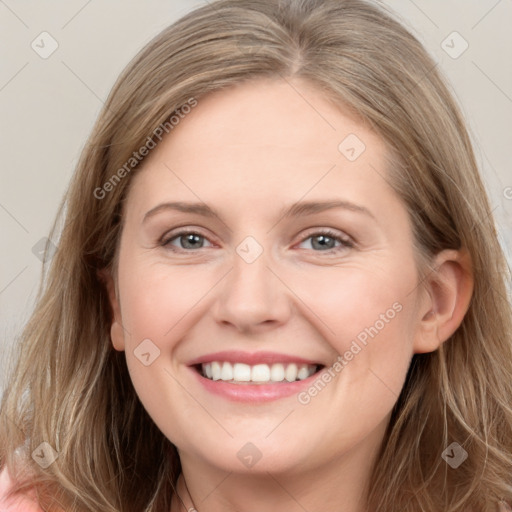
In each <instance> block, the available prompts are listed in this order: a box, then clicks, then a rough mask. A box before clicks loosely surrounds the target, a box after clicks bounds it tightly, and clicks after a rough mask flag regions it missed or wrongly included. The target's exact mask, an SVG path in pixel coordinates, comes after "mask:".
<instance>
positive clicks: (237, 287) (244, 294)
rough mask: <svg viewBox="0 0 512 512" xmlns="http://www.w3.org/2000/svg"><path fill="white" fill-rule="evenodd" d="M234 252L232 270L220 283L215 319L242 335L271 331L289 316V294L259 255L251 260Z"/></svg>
mask: <svg viewBox="0 0 512 512" xmlns="http://www.w3.org/2000/svg"><path fill="white" fill-rule="evenodd" d="M249 261H250V260H245V259H244V258H243V257H242V256H240V255H239V254H238V253H237V252H236V251H235V252H234V256H233V268H232V270H231V271H230V272H229V273H228V275H227V276H226V277H225V279H223V280H222V282H221V283H220V288H219V292H218V296H217V300H216V302H215V304H214V305H213V314H214V317H215V320H216V321H217V322H218V323H220V324H225V325H230V326H232V327H233V328H235V329H237V330H239V331H240V332H243V333H246V334H247V333H257V332H264V331H265V330H269V329H275V328H276V327H279V326H281V325H283V324H285V323H286V322H287V320H288V319H289V317H290V314H291V296H290V295H291V294H290V291H289V289H288V288H287V286H286V285H285V284H284V283H283V281H282V280H281V279H280V278H279V276H278V274H277V272H276V271H275V270H273V269H272V268H271V262H269V261H268V259H267V257H266V252H265V251H263V253H262V254H261V255H260V256H259V257H258V258H257V259H256V260H254V261H252V262H249Z"/></svg>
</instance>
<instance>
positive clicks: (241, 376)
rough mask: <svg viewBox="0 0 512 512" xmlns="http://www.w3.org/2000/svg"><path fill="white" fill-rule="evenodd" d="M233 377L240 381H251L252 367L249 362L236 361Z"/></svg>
mask: <svg viewBox="0 0 512 512" xmlns="http://www.w3.org/2000/svg"><path fill="white" fill-rule="evenodd" d="M224 364H229V363H224ZM233 379H235V380H237V381H239V382H249V381H250V380H251V367H250V366H249V365H248V364H243V363H235V365H234V366H233Z"/></svg>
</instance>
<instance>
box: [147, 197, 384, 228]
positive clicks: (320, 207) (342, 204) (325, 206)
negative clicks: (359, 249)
mask: <svg viewBox="0 0 512 512" xmlns="http://www.w3.org/2000/svg"><path fill="white" fill-rule="evenodd" d="M333 208H342V209H344V210H350V211H353V212H359V213H363V214H365V215H367V216H368V217H371V218H372V219H374V220H376V218H375V216H374V215H373V214H372V212H370V210H368V208H366V207H364V206H361V205H358V204H355V203H352V202H350V201H340V200H339V199H336V200H330V201H302V202H297V203H293V204H292V205H290V206H286V207H285V208H283V210H281V212H280V216H279V218H281V219H282V218H289V217H300V216H305V215H312V214H315V213H320V212H323V211H326V210H331V209H333ZM167 210H175V211H179V212H183V213H195V214H197V215H202V216H203V217H217V218H219V219H222V217H221V216H220V214H219V212H218V211H217V210H215V209H214V208H210V207H209V206H208V205H207V204H205V203H189V202H184V201H174V202H167V203H162V204H159V205H158V206H155V207H154V208H152V209H151V210H149V211H148V212H147V213H146V214H145V215H144V219H143V220H142V222H143V223H144V222H146V221H147V220H148V219H149V218H151V217H153V216H155V215H157V214H158V213H160V212H162V211H167Z"/></svg>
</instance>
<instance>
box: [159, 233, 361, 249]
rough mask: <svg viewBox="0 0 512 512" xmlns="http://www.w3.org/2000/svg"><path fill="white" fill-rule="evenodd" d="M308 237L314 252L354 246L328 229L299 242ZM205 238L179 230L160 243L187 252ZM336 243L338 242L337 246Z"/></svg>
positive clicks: (200, 245)
mask: <svg viewBox="0 0 512 512" xmlns="http://www.w3.org/2000/svg"><path fill="white" fill-rule="evenodd" d="M310 239H311V240H312V243H311V247H312V248H313V249H318V251H315V252H328V253H331V252H337V251H339V250H343V249H347V248H352V247H354V243H353V241H352V240H351V239H350V238H349V237H348V236H346V235H345V236H341V235H339V234H338V233H336V232H334V231H330V230H323V231H318V232H315V233H312V234H310V235H309V236H307V237H306V238H304V239H303V240H302V242H301V244H303V243H304V242H306V241H307V240H310ZM206 240H207V238H206V237H205V236H203V235H200V234H199V233H197V232H196V231H180V232H178V233H175V234H174V235H173V236H172V237H171V238H168V239H166V240H163V241H162V242H161V245H162V246H164V247H169V248H170V249H171V250H173V251H179V250H182V251H185V252H189V251H190V250H192V249H202V248H204V241H206ZM175 241H177V242H178V243H179V247H177V246H176V245H174V243H173V242H175ZM208 243H209V242H208ZM336 243H338V245H337V246H336Z"/></svg>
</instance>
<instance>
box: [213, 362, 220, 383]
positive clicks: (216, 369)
mask: <svg viewBox="0 0 512 512" xmlns="http://www.w3.org/2000/svg"><path fill="white" fill-rule="evenodd" d="M221 373H222V369H221V366H220V364H219V363H218V362H217V361H213V362H212V379H213V380H219V379H220V375H221Z"/></svg>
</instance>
